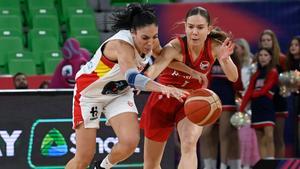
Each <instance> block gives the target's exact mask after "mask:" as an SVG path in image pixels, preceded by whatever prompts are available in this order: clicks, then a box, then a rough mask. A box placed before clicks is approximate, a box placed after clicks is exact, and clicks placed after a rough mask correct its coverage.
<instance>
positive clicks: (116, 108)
mask: <svg viewBox="0 0 300 169" xmlns="http://www.w3.org/2000/svg"><path fill="white" fill-rule="evenodd" d="M116 39H119V40H123V41H125V42H127V43H129V44H130V45H132V47H133V48H134V49H135V46H134V43H133V39H132V35H131V33H130V32H129V31H127V30H122V31H119V32H118V33H116V34H115V35H114V36H112V37H111V38H109V39H108V40H106V41H105V42H104V43H103V44H102V45H101V46H100V47H99V49H98V50H97V52H96V53H95V55H94V56H93V58H92V59H91V60H90V61H89V62H88V63H87V64H86V65H84V66H83V67H82V68H81V69H80V70H79V71H78V72H77V74H76V85H75V90H74V97H73V128H76V127H77V126H78V125H79V124H81V123H84V127H85V128H99V118H100V116H101V113H102V112H103V113H104V115H105V116H106V118H107V119H108V120H109V119H110V118H112V117H114V116H116V115H118V114H121V113H125V112H133V113H137V108H136V106H135V103H134V97H133V92H132V90H131V89H130V87H128V86H127V84H126V83H125V84H126V85H124V86H125V87H124V88H122V90H121V91H118V92H116V93H117V94H106V93H104V94H102V92H103V90H104V87H105V88H106V87H107V86H110V84H111V83H110V82H112V81H115V82H114V83H113V84H116V81H119V82H121V83H123V82H124V80H125V76H124V75H123V74H122V73H121V71H120V65H119V64H118V63H115V62H113V61H110V60H108V59H107V58H106V57H105V56H104V55H103V53H102V51H103V49H102V47H103V46H104V45H105V44H106V43H107V42H109V41H111V40H116ZM135 58H136V65H137V67H139V68H140V70H142V69H143V67H144V66H145V65H146V64H147V63H148V62H150V61H152V60H151V55H149V54H148V55H147V56H146V57H144V58H142V57H141V56H140V55H139V54H138V52H137V50H136V49H135ZM150 64H152V63H150ZM122 81H123V82H122ZM119 84H120V83H119ZM108 88H110V87H108ZM104 91H106V89H105V90H104Z"/></svg>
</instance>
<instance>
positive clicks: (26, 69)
mask: <svg viewBox="0 0 300 169" xmlns="http://www.w3.org/2000/svg"><path fill="white" fill-rule="evenodd" d="M8 72H9V74H11V75H14V74H16V73H17V72H22V73H25V74H27V75H35V74H37V73H36V67H35V63H34V61H33V59H22V58H16V59H10V60H9V62H8Z"/></svg>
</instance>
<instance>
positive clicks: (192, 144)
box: [181, 139, 197, 153]
mask: <svg viewBox="0 0 300 169" xmlns="http://www.w3.org/2000/svg"><path fill="white" fill-rule="evenodd" d="M196 145H197V140H193V139H185V140H184V141H182V142H181V153H191V152H196Z"/></svg>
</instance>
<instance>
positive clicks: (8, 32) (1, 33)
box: [0, 29, 25, 44]
mask: <svg viewBox="0 0 300 169" xmlns="http://www.w3.org/2000/svg"><path fill="white" fill-rule="evenodd" d="M1 37H19V38H20V39H22V40H23V44H25V37H24V35H23V32H21V31H20V30H16V29H0V38H1Z"/></svg>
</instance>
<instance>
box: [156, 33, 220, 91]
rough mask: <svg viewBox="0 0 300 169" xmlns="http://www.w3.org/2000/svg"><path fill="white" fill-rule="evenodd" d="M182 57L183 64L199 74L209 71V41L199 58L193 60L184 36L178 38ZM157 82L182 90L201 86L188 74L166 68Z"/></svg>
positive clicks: (210, 59) (209, 40) (212, 61)
mask: <svg viewBox="0 0 300 169" xmlns="http://www.w3.org/2000/svg"><path fill="white" fill-rule="evenodd" d="M178 40H179V42H180V46H181V52H182V56H183V63H184V64H186V65H187V66H189V67H191V68H192V69H194V70H197V71H199V72H201V73H207V72H209V71H210V69H211V67H212V64H213V63H214V57H213V56H212V53H211V39H207V40H206V41H205V45H204V49H203V50H202V51H201V52H200V54H199V57H198V58H197V59H196V60H193V58H192V56H191V55H190V52H189V49H188V47H187V38H186V36H183V37H178ZM158 81H159V82H160V83H162V84H164V85H172V86H175V87H178V88H183V89H198V88H201V86H202V84H200V83H199V81H198V80H197V79H193V78H192V77H191V76H190V75H189V74H187V73H184V72H181V71H177V70H174V69H171V68H166V69H165V70H164V71H163V72H162V73H161V75H160V76H159V78H158Z"/></svg>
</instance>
